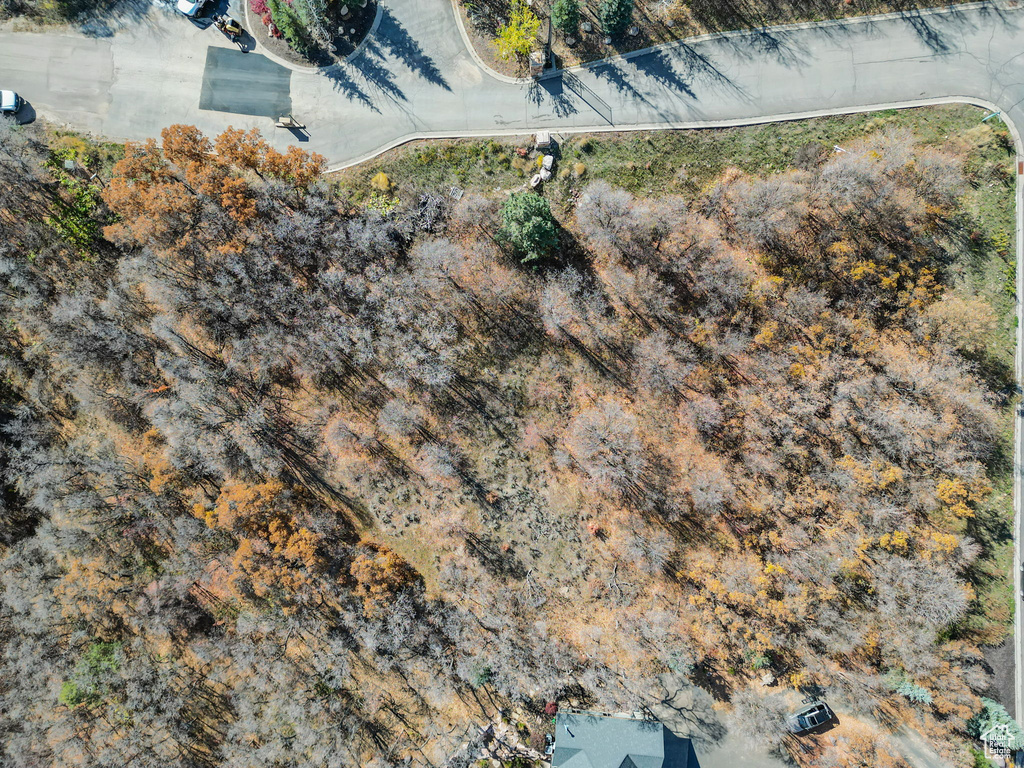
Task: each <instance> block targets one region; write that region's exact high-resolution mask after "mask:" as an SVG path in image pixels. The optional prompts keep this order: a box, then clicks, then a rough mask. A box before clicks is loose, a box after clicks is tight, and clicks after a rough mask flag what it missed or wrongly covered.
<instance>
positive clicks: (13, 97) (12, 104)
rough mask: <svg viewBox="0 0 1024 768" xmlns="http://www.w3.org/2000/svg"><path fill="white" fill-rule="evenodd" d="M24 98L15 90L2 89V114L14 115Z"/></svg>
mask: <svg viewBox="0 0 1024 768" xmlns="http://www.w3.org/2000/svg"><path fill="white" fill-rule="evenodd" d="M24 103H25V101H24V99H22V98H21V96H19V95H18V94H16V93H15V92H14V91H0V114H3V115H14V114H17V112H18V110H19V109H21V105H22V104H24Z"/></svg>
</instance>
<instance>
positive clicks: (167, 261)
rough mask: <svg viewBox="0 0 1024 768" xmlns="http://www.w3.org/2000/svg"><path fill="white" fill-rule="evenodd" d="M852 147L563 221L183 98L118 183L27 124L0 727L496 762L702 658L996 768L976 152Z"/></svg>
mask: <svg viewBox="0 0 1024 768" xmlns="http://www.w3.org/2000/svg"><path fill="white" fill-rule="evenodd" d="M847 150H848V151H846V152H843V153H835V154H829V155H825V154H824V153H822V154H819V155H817V156H814V157H810V158H807V159H806V162H805V163H804V164H803V166H804V167H803V169H802V170H794V171H791V172H788V173H783V174H777V175H773V176H768V177H764V178H757V177H751V176H746V175H743V174H741V173H740V172H738V171H734V172H728V173H726V174H725V175H724V176H723V177H722V178H721V179H719V180H718V181H717V183H715V184H713V185H711V186H709V187H708V188H707V189H705V190H704V191H703V192H702V193H701V195H700V196H699V198H698V200H697V201H696V202H694V203H687V202H685V201H683V200H682V199H681V198H674V197H671V196H666V197H662V198H660V199H656V200H644V199H636V198H634V197H632V196H631V195H630V194H628V193H626V192H624V191H621V190H617V189H614V188H612V187H610V186H609V185H607V184H605V183H603V182H595V183H593V184H590V185H589V186H587V187H586V188H585V190H584V191H583V192H582V193H581V194H580V195H579V196H578V199H576V200H575V205H574V208H573V210H572V211H571V213H570V214H569V215H565V216H562V215H561V213H559V216H558V217H557V218H558V219H559V220H557V221H556V220H555V219H554V218H551V219H549V218H548V217H550V215H551V214H550V213H548V212H547V206H546V205H544V206H540V207H538V206H536V205H534V204H533V203H526V204H524V203H523V202H522V200H520V201H519V202H518V203H516V204H515V205H514V208H515V210H512V209H510V208H506V210H505V211H503V210H502V206H503V204H505V203H504V201H503V200H501V199H488V198H483V197H478V196H474V195H467V196H466V197H464V198H463V199H462V200H461V201H460V202H459V203H458V204H454V203H452V202H451V201H450V200H448V199H447V198H442V197H440V196H438V197H432V196H421V197H420V198H419V199H416V200H406V201H404V202H403V203H402V204H401V205H398V207H397V208H394V206H382V205H377V206H375V207H367V208H351V207H349V205H348V204H347V203H345V202H344V201H345V197H344V195H342V194H340V192H339V190H338V189H337V188H336V187H335V186H333V185H332V184H330V183H329V182H328V181H326V180H325V179H324V178H323V177H322V171H323V160H322V158H319V157H317V156H314V155H308V154H306V153H304V152H301V151H299V150H291V151H289V152H288V153H286V154H281V153H278V152H276V151H274V150H273V149H271V148H270V147H268V146H267V145H266V143H264V142H263V141H262V139H261V138H260V137H259V136H258V135H257V134H252V133H243V132H241V131H228V132H227V133H225V134H223V135H221V136H219V137H216V138H212V139H211V138H207V137H204V136H202V135H201V134H199V133H198V132H197V131H196V130H195V129H193V128H190V127H187V126H174V127H172V128H170V129H168V130H167V131H165V132H164V136H163V142H162V148H161V147H158V145H157V144H156V143H154V142H150V143H148V144H146V145H129V146H128V147H127V149H126V153H125V157H124V159H123V160H121V161H120V162H118V163H117V164H116V166H115V167H114V169H113V172H112V174H111V176H110V178H109V179H108V180H106V181H105V183H103V185H102V186H100V185H99V184H97V183H96V182H95V181H86V180H84V178H85V177H80V176H77V175H75V174H73V173H69V172H67V171H66V170H64V168H63V165H62V164H61V163H60V162H57V160H56V159H54V158H55V157H56V156H55V155H53V153H52V152H51V151H50V150H49V149H48V148H47V147H46V146H44V145H42V144H41V143H39V141H38V138H37V137H36V136H35V135H33V134H31V133H27V132H23V131H20V130H16V129H12V128H10V127H4V126H0V229H2V232H3V233H4V234H3V237H0V280H2V285H3V288H2V290H3V295H4V299H5V300H4V302H3V304H2V305H0V314H2V316H3V323H2V324H0V344H2V355H0V360H2V365H3V381H4V388H3V393H2V394H3V412H2V426H3V434H4V443H3V446H4V450H3V454H2V464H0V471H2V473H3V476H4V486H5V494H4V496H3V506H2V508H0V516H2V518H0V519H2V526H0V532H2V539H0V552H2V555H3V558H2V562H0V590H2V591H0V642H2V643H3V647H4V654H3V659H2V665H3V668H2V669H0V697H2V698H0V701H2V706H0V731H2V732H3V733H5V738H4V739H3V740H2V741H3V748H4V749H5V750H6V751H5V762H6V763H7V764H9V765H12V766H25V767H26V768H27V767H28V766H38V765H67V766H74V765H83V766H107V765H109V766H115V765H117V766H122V765H132V766H140V767H141V766H150V765H152V766H161V767H163V766H168V765H180V766H238V767H239V768H241V767H242V766H246V767H247V768H250V767H251V766H257V765H273V766H321V765H324V766H327V765H332V766H333V765H339V766H340V765H345V766H352V765H360V766H369V767H371V768H384V767H385V766H397V765H399V764H401V763H402V762H403V761H404V760H406V759H409V760H411V761H412V762H413V763H416V764H434V765H441V764H444V763H446V762H448V763H450V764H452V765H455V764H459V763H461V764H467V763H468V762H470V761H475V758H476V753H475V751H474V750H473V748H472V745H471V748H470V749H469V750H463V751H462V752H459V751H458V747H459V746H460V745H461V744H462V743H463V742H466V741H467V740H472V738H474V737H475V734H476V733H477V732H478V730H479V728H478V725H479V724H482V723H485V722H487V720H488V719H490V718H491V717H492V716H493V715H494V712H495V711H496V709H497V708H498V707H508V706H510V705H511V704H513V703H517V706H518V707H520V708H522V709H524V710H525V711H528V712H533V713H536V715H537V716H538V717H537V720H536V721H532V720H531V722H530V723H527V724H524V726H523V728H522V729H520V733H519V735H520V737H521V740H522V744H523V747H524V748H525V747H528V746H530V745H531V744H532V745H533V746H534V747H541V748H542V747H543V732H544V730H545V728H547V727H549V726H548V725H545V724H546V723H548V722H549V721H550V714H551V713H552V712H553V708H554V707H555V706H565V705H566V704H568V703H569V702H570V701H573V702H576V703H577V704H578V705H580V706H589V707H591V708H595V709H600V710H604V711H610V712H614V711H632V710H637V709H640V710H643V709H644V708H645V707H647V706H650V705H651V704H652V703H653V702H655V701H656V700H658V699H659V697H660V696H661V695H662V694H663V690H662V687H661V686H662V679H661V677H660V676H664V675H666V674H674V675H677V676H682V677H685V678H689V679H690V680H692V681H693V682H694V683H696V684H697V685H698V686H699V687H700V688H702V689H703V690H706V691H708V692H709V694H708V695H709V696H710V695H713V696H714V697H716V698H717V699H718V700H720V702H721V704H720V705H717V710H718V711H720V713H721V714H722V717H723V720H724V721H725V722H726V723H727V724H728V725H729V727H730V728H732V729H735V730H737V731H740V732H743V733H747V734H750V735H751V736H752V737H756V738H760V739H761V740H762V742H763V741H764V740H769V741H771V740H773V739H774V740H775V741H777V743H778V744H779V749H782V750H786V749H790V750H794V757H795V758H796V759H797V760H798V761H799V762H800V763H802V764H804V765H820V766H860V765H874V766H884V765H899V764H900V763H899V761H898V759H897V758H895V757H891V755H890V753H891V752H892V749H891V748H890V746H889V745H888V743H887V738H886V736H885V734H884V730H883V729H882V728H879V727H876V726H874V725H871V726H866V727H865V730H864V731H863V733H861V735H860V736H859V737H858V738H857V739H855V740H850V739H844V740H840V741H839V742H837V743H830V742H828V741H821V742H820V743H817V742H813V741H812V742H811V743H812V744H813V748H812V749H811V750H810V751H809V752H807V751H801V750H799V749H797V748H796V746H795V742H794V740H792V739H785V740H784V739H783V738H782V734H781V733H780V732H778V731H777V730H773V727H772V724H773V723H776V722H777V718H778V716H779V714H780V712H782V711H783V710H784V709H785V707H786V704H785V703H784V701H783V698H782V695H781V694H780V693H779V692H780V691H782V690H786V689H790V688H803V689H807V690H813V689H814V688H815V687H820V688H824V689H827V690H828V692H829V696H830V699H829V700H830V702H832V703H833V705H834V706H836V707H838V706H845V707H846V708H847V709H848V710H849V711H850V712H851V713H854V714H855V715H856V716H857V717H858V718H863V719H864V722H865V723H881V724H882V725H883V726H884V725H892V724H897V723H900V722H909V723H912V724H914V725H915V726H916V727H918V728H921V729H923V731H924V732H925V733H926V734H927V735H928V736H929V737H930V740H931V741H932V743H933V745H934V746H935V748H936V749H938V750H940V751H941V752H942V753H943V754H944V755H945V756H946V757H948V758H949V759H951V760H953V761H954V762H955V763H957V764H960V765H968V764H970V763H969V760H970V757H969V755H968V754H967V751H966V747H965V743H966V741H967V734H968V728H969V726H968V721H969V720H970V719H971V718H972V717H973V716H975V715H976V713H977V712H978V711H979V710H980V709H981V707H982V705H981V702H980V699H979V694H980V693H982V692H984V690H985V689H986V687H987V686H988V684H989V676H988V673H987V672H986V669H985V667H984V664H983V661H982V657H981V654H980V652H979V648H978V646H979V645H980V644H982V643H986V642H996V641H998V640H999V639H1000V638H1001V633H1002V632H1003V631H1004V626H1005V619H1006V618H1007V617H1005V616H1003V617H995V620H993V617H992V616H987V615H986V611H987V606H985V605H982V604H981V603H980V602H979V600H978V596H977V588H978V585H979V584H980V583H981V582H982V581H984V580H985V579H989V578H992V574H991V557H992V551H991V546H992V542H994V541H995V540H996V539H997V538H998V537H999V535H1005V530H1002V529H1003V528H1005V523H1004V522H1003V519H1005V518H1003V519H1001V518H1000V517H999V515H998V514H997V512H996V511H994V510H993V509H992V507H991V505H990V504H989V502H988V497H989V494H990V492H991V490H992V485H993V482H995V481H994V480H993V478H995V477H997V476H999V475H1000V474H1001V473H1004V469H1005V464H1006V462H1008V461H1009V460H1010V458H1009V451H1010V447H1009V444H1008V441H1007V440H1006V437H1005V434H1004V433H1005V425H1006V423H1007V422H1006V419H1005V415H1004V411H1003V409H1004V408H1005V407H1006V405H1007V402H1008V401H1007V398H1008V397H1009V395H1010V390H1009V388H1008V386H1009V385H1012V374H1011V372H1010V370H1009V368H1008V366H1007V363H1006V362H1005V361H1002V360H1000V359H996V358H994V357H993V355H992V354H991V353H990V352H989V349H988V346H987V343H986V339H987V336H988V334H990V333H991V332H992V329H993V328H994V326H995V317H994V313H993V311H992V309H991V308H990V307H989V306H988V305H987V304H986V303H985V302H984V301H983V300H982V299H979V298H964V297H963V296H961V295H960V294H958V293H956V292H954V291H952V290H950V286H951V284H952V280H953V275H954V272H955V269H954V267H955V265H956V264H957V263H960V262H962V261H963V260H964V259H969V257H970V254H971V252H972V249H976V248H977V247H978V244H979V243H980V242H982V241H983V240H984V239H985V238H986V237H987V235H986V233H985V232H983V231H979V230H978V229H977V228H976V226H975V225H974V223H973V222H972V221H971V219H970V216H969V215H968V214H967V213H966V212H965V211H964V210H963V208H962V207H961V205H960V202H959V201H960V195H961V192H962V191H963V189H964V188H965V185H966V184H968V183H972V182H973V181H974V180H973V179H971V178H965V174H964V170H963V167H962V163H961V158H959V157H957V156H955V155H952V154H949V153H946V152H942V151H939V150H937V149H934V148H926V147H923V146H919V145H916V144H915V141H914V140H913V137H912V136H910V135H909V134H906V133H887V134H880V135H876V136H874V137H872V138H870V139H867V140H865V141H863V142H861V143H860V144H856V145H855V144H852V143H851V144H848V145H847ZM505 205H507V204H505ZM541 209H543V210H541ZM510 210H511V211H512V212H511V213H510V212H509V211H510ZM534 246H536V248H535V247H534ZM523 260H527V262H528V263H526V264H523V263H521V262H522V261H523ZM996 576H997V577H998V578H1002V577H1003V576H1004V574H996ZM1000 621H1002V622H1003V623H1002V624H1000V623H999V622H1000ZM765 672H771V674H772V675H773V676H774V677H775V678H776V679H777V682H776V684H775V685H774V686H770V687H762V686H760V685H758V684H757V682H758V681H759V680H760V679H761V677H762V675H764V674H765ZM709 700H710V699H709ZM545 711H546V712H547V716H544V713H545ZM712 730H714V729H712Z"/></svg>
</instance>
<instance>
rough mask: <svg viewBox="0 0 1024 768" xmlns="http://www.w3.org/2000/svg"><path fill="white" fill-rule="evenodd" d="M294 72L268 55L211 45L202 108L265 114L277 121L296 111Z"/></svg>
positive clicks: (204, 79) (246, 113) (207, 57)
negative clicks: (293, 95) (294, 105)
mask: <svg viewBox="0 0 1024 768" xmlns="http://www.w3.org/2000/svg"><path fill="white" fill-rule="evenodd" d="M291 79H292V72H291V70H290V69H287V68H286V67H282V66H281V65H280V64H277V63H275V62H273V61H271V60H270V59H268V58H267V57H266V56H260V55H259V54H257V53H242V52H241V51H237V50H234V49H231V48H213V47H210V48H207V49H206V69H205V70H204V71H203V88H202V91H201V92H200V94H199V109H205V110H213V111H215V112H233V113H235V114H240V115H263V116H264V117H272V118H274V119H275V120H276V119H277V118H279V117H281V116H282V115H289V114H291V111H292V100H291Z"/></svg>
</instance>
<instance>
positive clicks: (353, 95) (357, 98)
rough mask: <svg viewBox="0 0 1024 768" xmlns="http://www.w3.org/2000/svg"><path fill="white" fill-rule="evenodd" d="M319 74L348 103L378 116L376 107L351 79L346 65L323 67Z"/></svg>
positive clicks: (349, 70) (378, 111) (378, 112)
mask: <svg viewBox="0 0 1024 768" xmlns="http://www.w3.org/2000/svg"><path fill="white" fill-rule="evenodd" d="M320 74H322V75H323V76H324V77H326V78H327V79H328V80H330V81H331V85H332V86H334V90H336V91H338V92H339V93H341V94H342V95H344V96H345V97H346V98H348V100H349V101H354V102H356V103H358V104H362V105H363V106H364V107H367V108H368V109H371V110H373V111H374V112H376V113H377V114H380V109H379V108H378V107H377V105H376V104H374V103H373V100H372V99H371V98H370V97H369V96H368V95H367V93H366V91H364V90H363V89H362V88H361V87H360V86H359V84H358V83H357V82H356V81H355V80H354V79H353V78H352V72H351V69H350V68H349V66H348V65H347V64H335V65H334V66H331V67H325V68H323V69H321V70H320Z"/></svg>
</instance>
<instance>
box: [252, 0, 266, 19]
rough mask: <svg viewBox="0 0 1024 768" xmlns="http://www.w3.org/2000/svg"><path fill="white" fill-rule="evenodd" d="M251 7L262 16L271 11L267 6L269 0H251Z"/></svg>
mask: <svg viewBox="0 0 1024 768" xmlns="http://www.w3.org/2000/svg"><path fill="white" fill-rule="evenodd" d="M249 7H250V8H251V9H252V12H253V13H255V14H256V15H257V16H260V17H262V16H264V15H265V14H267V13H269V12H270V9H269V8H267V0H249Z"/></svg>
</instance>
